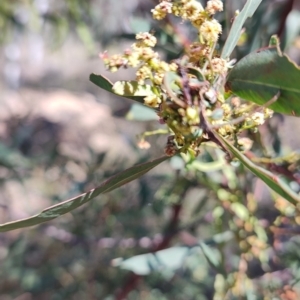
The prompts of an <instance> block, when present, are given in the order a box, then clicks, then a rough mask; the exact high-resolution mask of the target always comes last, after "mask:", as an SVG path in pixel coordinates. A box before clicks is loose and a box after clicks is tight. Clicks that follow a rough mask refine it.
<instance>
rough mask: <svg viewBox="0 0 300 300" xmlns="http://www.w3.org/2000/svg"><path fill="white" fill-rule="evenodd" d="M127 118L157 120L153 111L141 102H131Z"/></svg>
mask: <svg viewBox="0 0 300 300" xmlns="http://www.w3.org/2000/svg"><path fill="white" fill-rule="evenodd" d="M126 119H128V120H136V121H157V120H158V116H157V114H156V113H155V111H154V110H153V109H151V108H149V107H147V106H144V105H141V104H138V103H137V104H133V105H132V106H131V108H130V110H129V112H128V113H127V115H126Z"/></svg>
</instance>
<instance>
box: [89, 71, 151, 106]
mask: <svg viewBox="0 0 300 300" xmlns="http://www.w3.org/2000/svg"><path fill="white" fill-rule="evenodd" d="M90 81H91V82H93V83H94V84H96V85H97V86H99V87H100V88H101V89H103V90H106V91H107V92H110V93H112V94H115V95H118V96H120V95H119V94H116V93H115V92H114V91H113V84H112V82H111V81H110V80H108V79H107V78H106V77H104V76H102V75H96V74H91V75H90ZM123 97H125V98H128V99H131V100H134V101H137V102H140V103H142V104H143V103H144V98H145V96H128V95H127V96H123Z"/></svg>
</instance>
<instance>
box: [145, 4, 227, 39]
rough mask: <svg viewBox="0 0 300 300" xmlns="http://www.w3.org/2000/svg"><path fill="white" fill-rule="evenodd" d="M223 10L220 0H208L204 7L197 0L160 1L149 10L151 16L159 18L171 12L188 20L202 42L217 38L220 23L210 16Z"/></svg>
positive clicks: (220, 29) (220, 30)
mask: <svg viewBox="0 0 300 300" xmlns="http://www.w3.org/2000/svg"><path fill="white" fill-rule="evenodd" d="M222 10H223V3H222V1H220V0H210V1H208V2H207V5H206V7H205V9H204V8H203V6H202V5H201V3H200V2H198V1H197V0H180V1H174V2H173V3H171V2H170V1H161V2H160V3H159V4H158V5H156V6H155V8H154V9H152V10H151V12H152V14H153V18H154V19H156V20H161V19H163V18H165V17H166V15H167V14H170V13H173V14H174V15H175V16H177V17H181V18H182V19H183V20H187V21H190V22H191V23H192V24H193V25H194V26H195V27H196V28H197V29H198V31H199V38H200V42H201V43H202V44H205V43H207V44H212V43H215V42H216V41H217V40H218V37H219V34H220V33H221V32H222V27H221V25H220V24H219V23H218V22H217V21H216V20H215V19H213V18H212V16H213V15H214V14H216V13H217V12H220V11H222Z"/></svg>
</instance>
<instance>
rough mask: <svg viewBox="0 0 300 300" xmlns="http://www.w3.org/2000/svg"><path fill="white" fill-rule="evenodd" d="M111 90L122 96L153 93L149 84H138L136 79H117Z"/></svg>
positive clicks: (144, 95) (142, 95)
mask: <svg viewBox="0 0 300 300" xmlns="http://www.w3.org/2000/svg"><path fill="white" fill-rule="evenodd" d="M112 90H113V92H114V93H115V94H117V95H120V96H124V97H128V96H129V97H132V96H141V97H143V98H144V97H146V96H148V95H152V94H153V93H154V92H153V87H152V86H151V85H149V84H139V83H138V82H137V81H117V82H116V83H115V84H114V85H113V87H112Z"/></svg>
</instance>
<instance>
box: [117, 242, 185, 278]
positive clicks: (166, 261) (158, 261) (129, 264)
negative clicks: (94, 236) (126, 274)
mask: <svg viewBox="0 0 300 300" xmlns="http://www.w3.org/2000/svg"><path fill="white" fill-rule="evenodd" d="M189 251H190V249H189V248H188V247H172V248H169V249H165V250H161V251H157V252H155V253H147V254H141V255H136V256H134V257H131V258H129V259H126V260H124V261H120V262H117V263H115V266H118V267H120V268H121V269H126V270H130V271H132V272H134V273H135V274H137V275H148V274H150V273H151V272H153V271H158V270H161V269H165V268H167V269H169V270H176V269H179V268H180V267H181V266H182V263H183V260H184V258H185V257H186V256H187V255H188V253H189Z"/></svg>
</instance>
